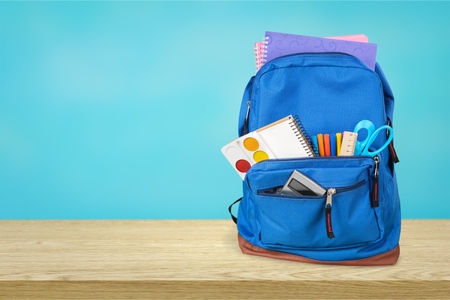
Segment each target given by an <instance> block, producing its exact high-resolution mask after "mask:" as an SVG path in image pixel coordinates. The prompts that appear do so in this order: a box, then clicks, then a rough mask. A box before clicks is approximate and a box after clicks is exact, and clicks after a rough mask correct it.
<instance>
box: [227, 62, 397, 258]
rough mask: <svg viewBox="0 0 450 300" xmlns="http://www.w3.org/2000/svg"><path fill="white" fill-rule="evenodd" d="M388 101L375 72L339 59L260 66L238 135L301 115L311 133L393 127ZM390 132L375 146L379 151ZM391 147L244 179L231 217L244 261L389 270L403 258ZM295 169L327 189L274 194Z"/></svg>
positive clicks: (289, 163) (269, 167) (283, 163)
mask: <svg viewBox="0 0 450 300" xmlns="http://www.w3.org/2000/svg"><path fill="white" fill-rule="evenodd" d="M393 110H394V97H393V94H392V91H391V88H390V87H389V84H388V82H387V81H386V79H385V76H384V74H383V72H382V70H381V68H380V66H379V65H378V64H377V65H376V67H375V70H372V69H370V68H368V67H367V66H366V65H365V64H364V63H362V62H361V61H360V60H359V59H357V58H355V57H353V56H351V55H347V54H343V53H299V54H293V55H287V56H282V57H279V58H276V59H274V60H271V61H269V62H268V63H266V64H265V65H264V66H263V67H262V68H261V69H260V70H259V71H258V72H257V74H256V75H255V76H253V77H252V78H251V79H250V81H249V83H248V85H247V87H246V88H245V92H244V96H243V100H242V104H241V109H240V115H239V128H238V130H239V136H242V135H244V134H246V133H248V132H251V131H254V130H256V129H258V128H261V127H263V126H265V125H267V124H270V123H272V122H275V121H277V120H279V119H281V118H283V117H286V116H287V115H295V116H297V117H298V118H299V119H300V120H301V123H302V125H303V128H304V129H305V131H306V132H307V133H308V134H309V135H310V136H312V135H316V134H318V133H323V132H329V133H333V132H334V133H335V132H343V131H353V129H354V127H355V125H356V124H357V123H358V122H359V121H361V120H363V119H367V120H370V121H372V123H374V125H375V126H376V128H379V127H380V126H383V125H390V126H391V127H392V121H393ZM387 138H388V133H386V134H384V131H383V134H379V135H378V137H377V139H376V140H375V141H374V143H373V144H372V147H374V148H377V147H378V148H380V147H381V146H382V145H384V143H385V142H386V141H387ZM396 162H398V158H397V155H396V153H395V150H394V147H393V143H392V142H391V143H390V144H389V147H387V148H385V149H384V150H383V151H381V152H380V153H379V154H377V155H376V156H374V157H372V156H371V155H366V156H364V155H361V156H333V157H324V156H314V157H303V158H292V159H269V160H265V161H262V162H259V163H256V164H255V165H253V166H252V167H251V168H250V169H249V170H248V172H247V174H246V175H245V179H244V181H243V197H242V198H241V199H239V200H237V201H236V202H235V203H233V204H232V205H231V206H230V207H229V211H230V213H231V212H232V210H231V207H232V206H233V205H234V204H236V203H237V202H239V201H240V203H239V209H238V211H237V218H236V217H234V216H233V214H231V216H232V218H233V220H234V221H235V222H236V223H237V229H238V242H239V246H240V248H241V250H242V252H243V253H245V254H252V255H259V256H266V257H271V258H279V259H286V260H293V261H299V262H310V263H324V264H340V265H391V264H395V263H396V262H397V260H398V257H399V254H400V248H399V238H400V225H401V224H400V223H401V217H400V199H399V194H398V189H397V180H396V175H395V170H394V164H395V163H396ZM294 170H298V171H300V172H301V173H303V174H305V175H306V176H308V177H309V178H312V179H313V180H314V181H315V182H317V183H318V184H320V185H321V186H322V187H324V188H325V189H327V190H328V191H330V190H332V191H333V192H332V193H330V192H328V193H327V194H326V195H324V196H294V197H293V196H284V195H280V194H279V193H275V192H274V191H275V190H277V188H279V187H282V186H283V185H284V184H285V182H286V181H287V180H288V178H289V176H290V175H291V174H292V172H293V171H294Z"/></svg>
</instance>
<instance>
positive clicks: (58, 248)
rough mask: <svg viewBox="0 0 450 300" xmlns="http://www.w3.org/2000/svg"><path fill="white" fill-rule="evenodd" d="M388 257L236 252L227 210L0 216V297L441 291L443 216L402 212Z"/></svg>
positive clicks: (449, 281)
mask: <svg viewBox="0 0 450 300" xmlns="http://www.w3.org/2000/svg"><path fill="white" fill-rule="evenodd" d="M402 226H403V227H402V236H401V241H400V247H401V254H400V260H399V261H398V263H397V264H396V265H394V266H383V267H346V266H327V265H315V264H304V263H296V262H291V261H282V260H275V259H270V258H264V257H256V256H249V255H244V254H242V253H241V251H240V249H239V247H238V245H237V231H236V227H235V225H234V224H233V222H232V221H229V220H214V221H213V220H203V221H186V220H176V221H175V220H174V221H0V299H112V298H115V299H130V298H133V299H136V298H139V299H165V298H169V299H219V298H221V299H450V220H404V221H403V224H402Z"/></svg>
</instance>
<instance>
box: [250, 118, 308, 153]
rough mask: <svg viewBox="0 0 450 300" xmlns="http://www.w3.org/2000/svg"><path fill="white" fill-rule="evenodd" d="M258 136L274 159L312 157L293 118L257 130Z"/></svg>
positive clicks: (305, 140) (304, 133) (304, 138)
mask: <svg viewBox="0 0 450 300" xmlns="http://www.w3.org/2000/svg"><path fill="white" fill-rule="evenodd" d="M256 132H258V134H259V136H260V137H261V139H262V140H263V141H264V143H265V144H266V145H267V147H268V148H269V149H270V150H271V151H272V153H273V155H274V156H275V158H294V157H304V156H314V150H313V149H312V147H311V145H310V144H309V142H308V140H307V138H306V136H307V135H306V132H304V131H303V130H302V129H301V127H300V125H299V124H298V122H297V121H296V120H295V119H294V117H293V116H287V117H286V118H283V119H281V120H279V121H277V122H274V123H271V124H269V125H267V126H265V127H262V128H260V129H258V130H256Z"/></svg>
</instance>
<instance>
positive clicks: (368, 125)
mask: <svg viewBox="0 0 450 300" xmlns="http://www.w3.org/2000/svg"><path fill="white" fill-rule="evenodd" d="M361 129H366V130H367V137H366V138H365V139H364V140H363V141H358V140H357V141H356V146H355V155H369V156H375V155H377V154H378V153H380V152H381V151H383V150H384V148H386V147H387V146H389V143H390V142H391V141H392V139H393V138H394V129H392V127H391V126H388V125H383V126H381V127H380V128H378V129H377V130H375V125H374V124H373V123H372V122H371V121H369V120H362V121H360V122H359V123H358V124H356V126H355V129H353V131H354V132H356V133H358V131H360V130H361ZM382 130H389V134H388V138H387V141H386V142H385V143H384V145H383V146H381V147H380V148H378V149H377V150H374V151H369V148H370V146H372V143H373V142H374V141H375V140H376V139H377V137H378V134H379V133H380V131H382Z"/></svg>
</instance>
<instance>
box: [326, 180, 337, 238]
mask: <svg viewBox="0 0 450 300" xmlns="http://www.w3.org/2000/svg"><path fill="white" fill-rule="evenodd" d="M334 194H336V189H334V188H329V189H328V190H327V200H326V202H325V221H326V229H327V236H328V238H329V239H332V238H334V233H333V226H332V225H331V208H332V206H333V195H334Z"/></svg>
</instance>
